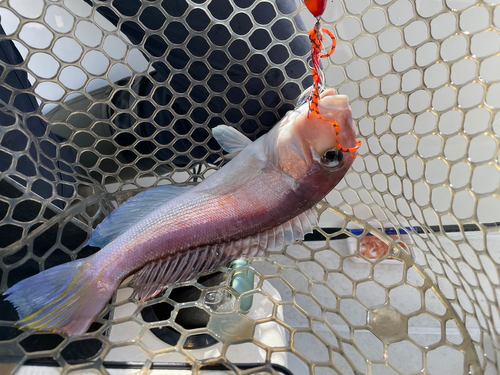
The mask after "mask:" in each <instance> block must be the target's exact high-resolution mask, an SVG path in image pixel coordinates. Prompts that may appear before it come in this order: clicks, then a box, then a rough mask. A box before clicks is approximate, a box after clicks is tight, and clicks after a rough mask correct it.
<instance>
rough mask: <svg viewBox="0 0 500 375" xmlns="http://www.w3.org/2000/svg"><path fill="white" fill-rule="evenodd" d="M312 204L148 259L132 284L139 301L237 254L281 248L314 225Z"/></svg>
mask: <svg viewBox="0 0 500 375" xmlns="http://www.w3.org/2000/svg"><path fill="white" fill-rule="evenodd" d="M317 220H318V214H317V212H316V210H315V209H314V207H313V208H311V209H309V210H307V211H305V212H303V213H302V214H300V215H299V216H297V217H294V218H293V219H292V220H290V221H287V222H286V223H283V224H281V225H279V226H277V227H275V228H272V229H269V230H267V231H264V232H261V233H258V234H256V235H254V236H249V237H246V238H242V239H239V240H236V241H232V242H226V243H221V244H214V245H209V246H202V247H198V248H195V249H190V250H187V251H182V252H177V253H176V254H174V255H172V256H170V257H168V258H166V259H163V260H161V261H156V262H153V263H148V264H147V265H146V266H144V267H143V268H142V269H141V270H139V272H137V273H136V274H135V277H134V279H133V281H132V286H133V287H134V289H136V291H137V296H138V298H139V299H140V300H141V301H146V300H148V299H150V298H153V297H154V296H156V295H157V294H159V293H161V292H162V291H164V290H165V289H167V287H168V286H169V285H172V284H175V283H181V282H184V281H188V280H190V279H192V278H193V277H195V276H197V275H200V274H203V273H206V272H209V271H212V270H214V269H216V268H217V267H220V266H223V265H225V264H227V263H229V262H231V261H233V260H235V259H238V258H240V257H243V256H246V257H255V256H257V255H259V254H262V253H263V252H265V251H272V252H275V251H281V250H283V249H284V248H285V246H286V245H291V244H293V243H294V242H296V241H298V240H301V239H302V238H304V236H305V235H306V234H307V233H311V232H312V231H313V229H314V228H315V227H316V225H317Z"/></svg>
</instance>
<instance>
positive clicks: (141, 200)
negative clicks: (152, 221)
mask: <svg viewBox="0 0 500 375" xmlns="http://www.w3.org/2000/svg"><path fill="white" fill-rule="evenodd" d="M191 188H192V186H172V185H165V186H159V187H156V188H152V189H149V190H146V191H144V192H142V193H139V194H137V195H136V196H135V197H133V198H130V199H129V200H127V201H126V202H125V203H124V204H122V205H121V206H120V207H118V208H117V209H116V210H114V211H113V212H112V213H111V215H109V216H108V217H107V218H106V219H104V221H103V222H102V223H101V224H99V225H98V226H97V228H96V229H95V230H94V232H93V233H92V238H91V239H90V240H89V242H88V243H87V245H90V246H97V247H101V248H102V247H104V246H106V245H107V244H108V243H110V242H111V241H113V240H114V239H115V238H117V237H118V236H119V235H120V234H122V233H124V232H125V231H126V230H127V229H129V228H130V227H131V226H133V225H134V224H135V223H137V222H138V221H139V220H141V219H142V218H143V217H144V216H146V215H147V214H149V213H151V212H152V211H154V210H155V209H157V208H158V207H159V206H160V205H162V204H163V203H165V202H167V201H169V200H171V199H173V198H176V197H178V196H179V195H181V194H184V193H185V192H187V191H189V189H191Z"/></svg>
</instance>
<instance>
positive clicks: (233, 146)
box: [212, 125, 252, 157]
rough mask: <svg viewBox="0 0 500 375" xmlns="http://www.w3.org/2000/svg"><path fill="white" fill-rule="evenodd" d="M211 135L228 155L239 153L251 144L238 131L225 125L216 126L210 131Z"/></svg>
mask: <svg viewBox="0 0 500 375" xmlns="http://www.w3.org/2000/svg"><path fill="white" fill-rule="evenodd" d="M212 135H213V136H214V138H215V140H216V141H217V142H218V143H219V145H220V146H221V147H222V148H223V149H224V151H226V152H229V154H233V153H236V152H239V151H241V150H243V149H244V148H245V147H247V146H248V145H249V144H251V143H252V141H251V140H250V139H248V138H247V137H245V136H244V135H243V134H241V133H240V132H239V131H238V130H236V129H235V128H231V127H230V126H227V125H219V126H216V127H215V128H213V129H212ZM227 156H228V155H226V157H227Z"/></svg>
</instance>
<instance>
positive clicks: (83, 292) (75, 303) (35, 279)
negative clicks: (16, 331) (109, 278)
mask: <svg viewBox="0 0 500 375" xmlns="http://www.w3.org/2000/svg"><path fill="white" fill-rule="evenodd" d="M88 264H89V261H88V260H87V259H82V260H76V261H73V262H69V263H66V264H62V265H60V266H57V267H53V268H50V269H48V270H46V271H44V272H41V273H39V274H37V275H34V276H32V277H30V278H28V279H25V280H23V281H21V282H19V283H18V284H16V285H14V286H13V287H12V288H10V289H9V290H7V291H6V292H5V293H4V295H6V296H7V298H6V299H7V300H8V301H9V302H11V303H12V304H13V305H14V307H15V308H16V310H17V312H18V314H19V317H20V320H19V322H17V325H18V327H20V328H31V329H36V330H43V331H52V332H58V333H63V332H65V333H67V334H70V335H82V334H84V333H85V332H86V331H87V329H88V328H89V326H90V324H92V322H93V321H94V319H95V318H96V317H97V316H98V315H99V313H100V312H101V311H102V310H103V309H104V307H105V306H106V304H107V302H108V301H109V299H110V298H111V296H112V295H113V292H114V291H115V288H114V287H108V285H106V283H104V282H100V281H102V280H100V279H99V278H96V277H95V275H94V276H92V275H91V274H90V272H85V270H86V268H87V266H88ZM103 285H104V286H105V287H103Z"/></svg>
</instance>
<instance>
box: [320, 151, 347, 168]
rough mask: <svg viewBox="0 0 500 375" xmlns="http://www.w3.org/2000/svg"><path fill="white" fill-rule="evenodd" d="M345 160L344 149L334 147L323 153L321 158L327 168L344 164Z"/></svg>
mask: <svg viewBox="0 0 500 375" xmlns="http://www.w3.org/2000/svg"><path fill="white" fill-rule="evenodd" d="M343 160H344V154H343V152H342V151H340V150H337V149H333V150H328V151H326V152H325V153H324V154H323V157H322V158H321V164H323V165H324V166H325V167H327V168H338V167H340V166H341V165H342V161H343Z"/></svg>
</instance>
